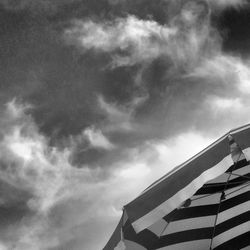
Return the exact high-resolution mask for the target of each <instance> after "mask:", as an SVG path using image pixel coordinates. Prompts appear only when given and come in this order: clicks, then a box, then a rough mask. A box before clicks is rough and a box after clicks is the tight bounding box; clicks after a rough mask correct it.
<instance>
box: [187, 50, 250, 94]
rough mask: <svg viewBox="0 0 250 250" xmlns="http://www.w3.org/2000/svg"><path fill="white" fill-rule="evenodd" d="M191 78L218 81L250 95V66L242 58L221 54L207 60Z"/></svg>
mask: <svg viewBox="0 0 250 250" xmlns="http://www.w3.org/2000/svg"><path fill="white" fill-rule="evenodd" d="M191 76H197V77H203V78H205V79H214V80H218V81H219V82H220V83H224V84H227V85H228V86H230V87H232V88H234V87H236V88H237V89H238V90H239V91H240V92H242V93H244V94H249V93H250V84H249V80H250V64H249V62H248V61H247V60H243V59H241V58H240V57H236V56H231V55H226V54H223V53H221V54H220V55H218V56H215V57H211V58H209V59H205V60H204V61H203V63H202V64H201V65H200V67H197V68H196V69H195V70H194V72H193V73H192V74H191Z"/></svg>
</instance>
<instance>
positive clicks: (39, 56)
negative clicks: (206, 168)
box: [0, 0, 250, 250]
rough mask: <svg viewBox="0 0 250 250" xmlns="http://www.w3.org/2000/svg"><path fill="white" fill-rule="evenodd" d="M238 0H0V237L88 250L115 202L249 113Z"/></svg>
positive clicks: (249, 64)
mask: <svg viewBox="0 0 250 250" xmlns="http://www.w3.org/2000/svg"><path fill="white" fill-rule="evenodd" d="M249 21H250V5H249V3H248V2H247V1H244V0H186V1H184V0H154V1H151V0H0V23H1V25H0V38H1V39H0V55H1V57H0V114H1V119H0V148H1V150H0V162H1V164H0V187H1V188H0V222H1V223H0V250H69V249H70V250H85V249H86V250H98V249H102V247H104V245H105V243H106V242H107V240H108V239H109V237H110V235H111V233H112V231H113V230H114V228H115V226H116V224H117V223H118V220H119V217H120V216H121V211H122V207H123V206H124V205H125V204H126V203H128V202H129V201H130V200H131V199H133V198H135V197H136V196H137V195H138V194H140V192H141V191H142V190H144V189H145V188H146V187H147V186H148V185H150V184H151V183H152V182H153V181H155V180H156V179H157V178H160V177H161V176H162V175H163V174H165V173H167V172H168V171H170V170H171V169H172V168H174V167H175V166H176V165H178V164H180V163H182V162H183V161H184V160H186V159H188V158H189V157H191V156H192V155H194V154H195V153H197V152H199V151H200V150H202V149H203V148H204V147H205V146H207V145H209V143H211V142H213V141H214V140H215V139H217V138H218V137H219V136H221V135H223V134H225V133H226V132H228V131H229V130H230V129H232V128H235V127H237V126H241V125H244V124H247V123H249V122H250V118H249V113H250V98H249V97H250V30H249V25H248V24H249Z"/></svg>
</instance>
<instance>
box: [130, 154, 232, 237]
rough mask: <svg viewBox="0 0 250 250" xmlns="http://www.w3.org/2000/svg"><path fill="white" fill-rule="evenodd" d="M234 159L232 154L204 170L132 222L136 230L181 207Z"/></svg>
mask: <svg viewBox="0 0 250 250" xmlns="http://www.w3.org/2000/svg"><path fill="white" fill-rule="evenodd" d="M232 163H233V161H232V158H231V155H228V156H226V157H225V158H224V159H223V160H222V161H220V162H219V163H218V164H216V165H215V166H214V167H212V168H210V169H208V170H206V171H205V172H203V173H202V174H201V175H200V176H199V177H197V178H196V179H194V180H193V181H192V182H191V183H189V184H188V185H187V186H186V187H184V188H183V189H182V190H180V191H179V192H178V193H176V194H175V195H174V196H172V197H171V198H169V199H168V200H166V201H165V202H163V203H162V204H160V205H159V206H157V207H156V208H154V209H153V210H151V211H150V212H149V213H147V214H146V215H144V216H142V217H141V218H139V219H138V220H136V221H134V222H133V223H132V225H133V227H134V229H135V231H136V232H137V233H138V232H140V231H142V230H143V229H145V228H147V227H149V226H150V225H152V224H153V223H154V222H155V221H157V220H160V219H161V218H162V217H164V216H165V215H166V214H169V213H170V212H171V211H173V210H174V209H175V208H177V207H179V205H181V204H182V202H184V201H185V200H187V199H189V198H190V197H191V196H193V195H194V193H195V192H196V191H197V190H198V189H200V188H201V187H202V186H203V185H204V184H205V183H206V182H208V181H210V180H211V179H213V178H215V177H217V176H219V175H221V174H222V173H224V172H225V171H226V170H227V169H228V168H229V167H230V166H231V165H232Z"/></svg>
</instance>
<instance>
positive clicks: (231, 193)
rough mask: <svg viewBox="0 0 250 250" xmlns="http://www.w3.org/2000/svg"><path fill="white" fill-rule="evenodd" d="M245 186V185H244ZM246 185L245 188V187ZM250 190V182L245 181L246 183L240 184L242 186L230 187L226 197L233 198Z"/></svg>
mask: <svg viewBox="0 0 250 250" xmlns="http://www.w3.org/2000/svg"><path fill="white" fill-rule="evenodd" d="M244 186H245V187H244ZM243 187H244V188H243ZM249 190H250V184H249V183H248V184H247V183H245V184H242V185H240V186H238V187H235V188H234V189H229V190H227V191H226V192H225V194H226V198H227V199H231V198H233V197H236V196H238V195H240V194H243V193H245V192H247V191H249Z"/></svg>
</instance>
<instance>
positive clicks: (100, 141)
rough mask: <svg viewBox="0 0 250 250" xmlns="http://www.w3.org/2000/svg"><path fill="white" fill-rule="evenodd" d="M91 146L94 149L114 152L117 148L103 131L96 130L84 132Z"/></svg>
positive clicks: (91, 129) (88, 129)
mask: <svg viewBox="0 0 250 250" xmlns="http://www.w3.org/2000/svg"><path fill="white" fill-rule="evenodd" d="M83 135H84V137H86V138H87V140H88V141H89V143H90V145H91V146H92V147H94V148H101V149H106V150H112V149H113V148H114V147H115V146H114V145H113V144H112V143H111V142H110V141H109V140H108V139H107V138H106V137H105V136H104V135H103V133H102V131H101V130H98V129H95V128H87V129H85V130H84V132H83Z"/></svg>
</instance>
